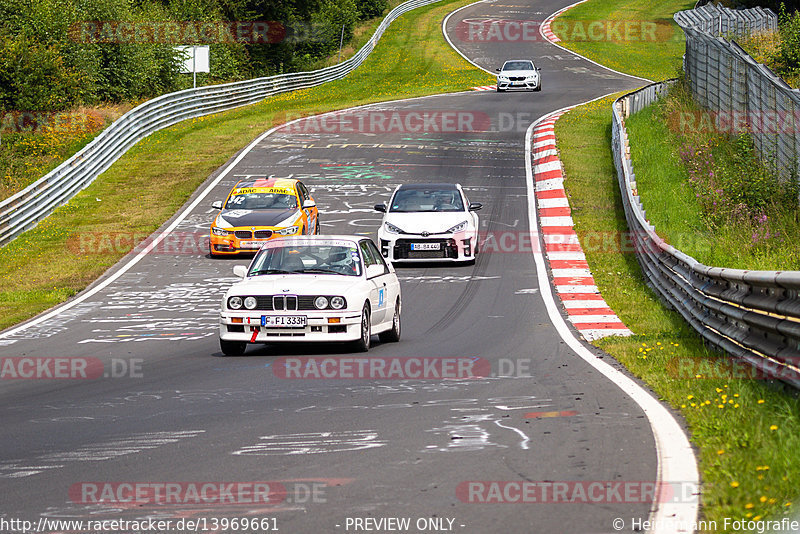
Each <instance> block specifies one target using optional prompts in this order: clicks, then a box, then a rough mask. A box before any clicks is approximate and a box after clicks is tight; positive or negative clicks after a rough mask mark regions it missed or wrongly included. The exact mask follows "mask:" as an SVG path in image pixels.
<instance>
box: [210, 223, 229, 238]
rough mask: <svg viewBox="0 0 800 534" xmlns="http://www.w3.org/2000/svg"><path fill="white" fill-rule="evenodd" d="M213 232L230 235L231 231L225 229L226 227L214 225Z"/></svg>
mask: <svg viewBox="0 0 800 534" xmlns="http://www.w3.org/2000/svg"><path fill="white" fill-rule="evenodd" d="M211 233H212V234H214V235H218V236H222V237H225V236H227V235H230V232H229V231H228V230H225V229H224V228H219V227H217V226H214V227H213V228H211Z"/></svg>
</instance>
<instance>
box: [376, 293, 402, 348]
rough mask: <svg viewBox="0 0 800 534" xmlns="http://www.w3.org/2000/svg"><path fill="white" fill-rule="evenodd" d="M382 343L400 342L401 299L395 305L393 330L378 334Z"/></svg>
mask: <svg viewBox="0 0 800 534" xmlns="http://www.w3.org/2000/svg"><path fill="white" fill-rule="evenodd" d="M378 337H379V338H380V340H381V342H382V343H396V342H398V341H400V299H399V298H398V299H397V302H396V303H395V305H394V317H392V329H391V330H387V331H386V332H381V333H380V334H378Z"/></svg>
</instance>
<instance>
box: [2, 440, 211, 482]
mask: <svg viewBox="0 0 800 534" xmlns="http://www.w3.org/2000/svg"><path fill="white" fill-rule="evenodd" d="M203 432H205V430H181V431H167V432H143V433H139V434H132V435H130V436H124V437H120V438H117V439H113V440H109V441H105V442H102V443H94V444H92V445H84V446H82V447H78V448H77V449H75V450H72V451H62V452H51V453H46V454H41V455H39V456H34V457H33V458H31V459H29V460H8V461H4V462H0V478H24V477H29V476H32V475H36V474H39V473H42V472H44V471H47V470H50V469H59V468H62V467H65V466H66V465H67V464H69V463H73V462H101V461H104V460H113V459H115V458H119V457H120V456H128V455H130V454H136V453H139V452H142V451H145V450H151V449H156V448H158V447H161V446H163V445H169V444H172V443H177V442H179V441H181V440H184V439H190V438H193V437H195V436H197V435H199V434H202V433H203Z"/></svg>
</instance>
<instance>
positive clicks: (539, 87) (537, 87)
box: [534, 83, 542, 91]
mask: <svg viewBox="0 0 800 534" xmlns="http://www.w3.org/2000/svg"><path fill="white" fill-rule="evenodd" d="M541 90H542V84H541V83H540V84H539V85H537V86H536V89H534V91H541Z"/></svg>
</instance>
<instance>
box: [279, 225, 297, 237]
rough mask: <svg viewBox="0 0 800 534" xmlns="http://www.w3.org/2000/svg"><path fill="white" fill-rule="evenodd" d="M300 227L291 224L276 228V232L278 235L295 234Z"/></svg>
mask: <svg viewBox="0 0 800 534" xmlns="http://www.w3.org/2000/svg"><path fill="white" fill-rule="evenodd" d="M297 230H298V227H297V226H289V227H287V228H281V229H280V230H275V233H276V234H278V235H294V234H296V233H297Z"/></svg>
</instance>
